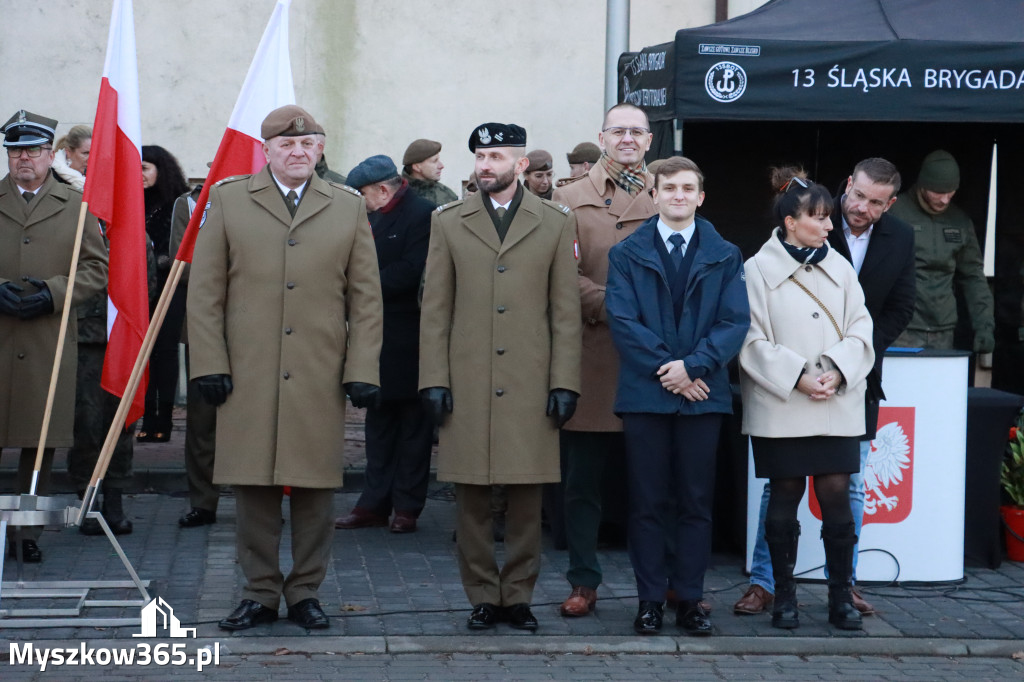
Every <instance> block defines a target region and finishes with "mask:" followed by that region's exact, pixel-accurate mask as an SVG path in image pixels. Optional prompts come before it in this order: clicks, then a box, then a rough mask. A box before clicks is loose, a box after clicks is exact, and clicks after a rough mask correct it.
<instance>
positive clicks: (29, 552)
mask: <svg viewBox="0 0 1024 682" xmlns="http://www.w3.org/2000/svg"><path fill="white" fill-rule="evenodd" d="M14 543H15V541H13V540H12V541H10V542H8V543H7V556H9V557H11V558H12V559H13V558H15V557H17V556H18V546H17V545H16V544H14ZM21 552H22V555H23V557H24V561H25V563H26V564H38V563H39V562H41V561H42V560H43V551H42V550H41V549H39V545H37V544H36V541H35V540H22V541H21Z"/></svg>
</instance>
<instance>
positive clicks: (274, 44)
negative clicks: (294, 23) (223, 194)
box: [175, 0, 295, 263]
mask: <svg viewBox="0 0 1024 682" xmlns="http://www.w3.org/2000/svg"><path fill="white" fill-rule="evenodd" d="M290 5H291V0H277V5H275V6H274V12H273V14H271V15H270V21H269V22H267V28H266V29H265V30H264V31H263V37H262V38H261V39H260V45H259V47H257V48H256V56H255V57H253V59H252V64H250V65H249V73H247V74H246V76H245V82H244V83H242V91H241V92H240V93H239V94H238V100H237V101H236V102H235V108H234V110H233V111H232V112H231V118H230V119H229V120H228V128H227V130H226V131H224V137H222V138H221V141H220V147H218V148H217V154H216V156H214V157H213V164H212V165H211V166H210V172H209V173H208V174H207V176H206V183H205V184H204V185H203V191H202V192H201V193H200V194H199V200H198V201H197V202H196V210H195V211H193V212H192V218H191V219H190V220H189V223H188V229H186V230H185V236H184V237H183V238H182V240H181V246H180V247H179V248H178V254H177V256H176V257H175V258H176V259H177V260H182V261H185V262H187V263H191V262H192V251H193V249H194V248H195V244H196V235H197V234H198V233H199V228H200V227H201V226H202V222H203V219H204V218H205V217H206V206H207V195H208V194H209V193H210V188H211V187H213V185H214V183H216V182H217V181H219V180H223V179H224V178H226V177H230V176H232V175H246V174H249V173H256V172H257V171H259V170H260V169H262V168H263V166H265V165H266V163H267V161H266V157H265V156H264V155H263V137H262V136H261V135H260V124H261V123H263V119H264V118H266V117H267V114H269V113H270V112H271V111H273V110H274V109H277V108H278V107H283V106H284V105H286V104H295V87H294V86H293V84H292V64H291V58H290V57H289V56H288V7H289V6H290Z"/></svg>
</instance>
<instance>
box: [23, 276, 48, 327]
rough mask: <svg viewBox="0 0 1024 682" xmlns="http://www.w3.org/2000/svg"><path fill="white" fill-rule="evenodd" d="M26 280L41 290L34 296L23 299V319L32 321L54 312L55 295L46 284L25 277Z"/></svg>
mask: <svg viewBox="0 0 1024 682" xmlns="http://www.w3.org/2000/svg"><path fill="white" fill-rule="evenodd" d="M24 280H25V281H26V282H28V283H29V284H31V285H32V286H34V287H35V288H36V289H39V291H37V292H36V293H34V294H29V295H28V296H26V297H25V298H23V299H21V319H23V320H31V319H33V318H35V317H42V316H43V315H49V314H50V313H52V312H53V294H51V293H50V288H49V287H48V286H46V282H44V281H42V280H41V279H36V278H35V277H25V278H24Z"/></svg>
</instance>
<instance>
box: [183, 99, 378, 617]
mask: <svg viewBox="0 0 1024 682" xmlns="http://www.w3.org/2000/svg"><path fill="white" fill-rule="evenodd" d="M316 129H317V125H316V122H315V121H314V120H313V117H312V116H310V115H309V114H308V113H307V112H306V111H304V110H303V109H301V108H300V107H297V106H295V105H288V106H285V107H281V108H279V109H275V110H274V111H272V112H271V113H270V114H268V115H267V118H266V119H265V120H264V121H263V125H262V135H263V138H264V140H265V142H264V143H263V151H264V153H265V154H266V157H267V162H268V165H267V167H266V168H264V169H263V170H262V171H260V172H258V173H256V174H254V175H251V176H242V177H238V178H231V179H228V180H225V181H222V182H220V183H218V185H217V186H216V187H214V189H213V190H212V191H211V192H210V205H209V211H208V214H207V218H206V223H205V224H204V225H203V227H202V229H201V230H200V232H199V237H198V240H197V242H196V250H195V257H194V260H193V263H192V271H191V273H190V278H189V289H188V292H189V296H188V298H189V300H188V328H189V341H190V350H191V368H190V372H191V375H192V378H193V380H194V381H196V382H197V386H198V388H199V390H200V392H201V393H202V395H203V397H204V398H205V399H206V400H207V401H208V402H211V403H213V404H219V405H220V408H219V409H218V414H217V458H216V462H215V465H214V482H215V483H221V484H231V485H234V487H235V497H236V501H237V509H238V520H237V535H238V538H237V548H238V563H239V564H240V566H241V568H242V572H243V573H244V574H245V578H246V585H245V587H244V589H243V591H242V596H243V599H242V603H241V604H240V605H239V607H238V608H237V609H235V611H234V612H233V613H232V614H231V615H230V616H228V617H227V618H225V619H224V620H222V621H221V622H220V627H221V628H223V629H225V630H242V629H245V628H249V627H252V626H253V625H257V624H260V623H267V622H270V621H273V620H276V619H277V611H278V606H279V602H280V599H281V596H282V594H283V596H284V599H285V602H286V604H287V606H288V619H289V620H291V621H292V622H295V623H297V624H299V625H302V626H304V627H307V628H326V627H328V625H329V621H328V619H327V616H326V614H325V613H324V611H323V609H322V608H321V607H320V603H319V600H318V598H317V590H318V588H319V586H320V583H321V581H322V580H323V578H324V575H325V574H326V571H327V562H328V560H329V557H330V550H331V541H332V539H333V535H334V525H333V514H332V504H331V502H332V496H333V493H334V488H336V487H337V486H339V485H341V482H342V475H341V474H342V466H343V460H342V451H343V448H344V444H345V435H344V426H345V393H346V391H347V392H348V394H349V395H350V396H351V398H352V403H353V404H354V405H356V406H359V407H364V406H367V405H370V404H374V403H375V401H376V400H378V399H379V388H378V362H379V355H380V345H381V334H382V320H381V290H380V278H379V276H378V273H377V253H376V250H375V249H374V246H373V237H372V236H371V234H370V228H369V226H368V225H367V224H366V206H365V204H364V203H363V199H362V197H360V196H359V195H358V194H357V193H356V192H355V191H354V190H351V189H349V188H346V187H344V186H342V185H333V184H330V183H327V182H324V181H323V180H321V179H320V178H319V177H318V176H317V175H316V174H315V173H314V170H313V169H314V164H315V163H316V159H317V154H318V151H319V147H320V146H321V145H322V144H323V140H322V138H321V137H320V136H318V135H316V134H315V133H314V131H315V130H316ZM284 486H291V499H290V507H291V523H292V547H291V551H292V559H293V567H292V570H291V573H290V574H289V575H288V576H287V577H284V576H282V575H281V571H280V568H279V565H278V549H279V545H280V540H281V501H282V496H283V487H284Z"/></svg>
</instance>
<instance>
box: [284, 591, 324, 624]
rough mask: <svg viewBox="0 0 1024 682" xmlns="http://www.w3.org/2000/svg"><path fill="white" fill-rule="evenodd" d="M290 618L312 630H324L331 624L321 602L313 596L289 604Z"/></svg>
mask: <svg viewBox="0 0 1024 682" xmlns="http://www.w3.org/2000/svg"><path fill="white" fill-rule="evenodd" d="M288 620H290V621H291V622H293V623H295V624H296V625H301V626H302V627H304V628H309V629H310V630H324V629H326V628H327V627H328V626H330V624H331V621H330V620H329V619H328V618H327V614H326V613H324V610H323V609H322V608H320V602H318V601H317V600H316V599H313V598H312V597H310V598H309V599H303V600H302V601H300V602H298V603H297V604H292V605H291V606H289V607H288Z"/></svg>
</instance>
